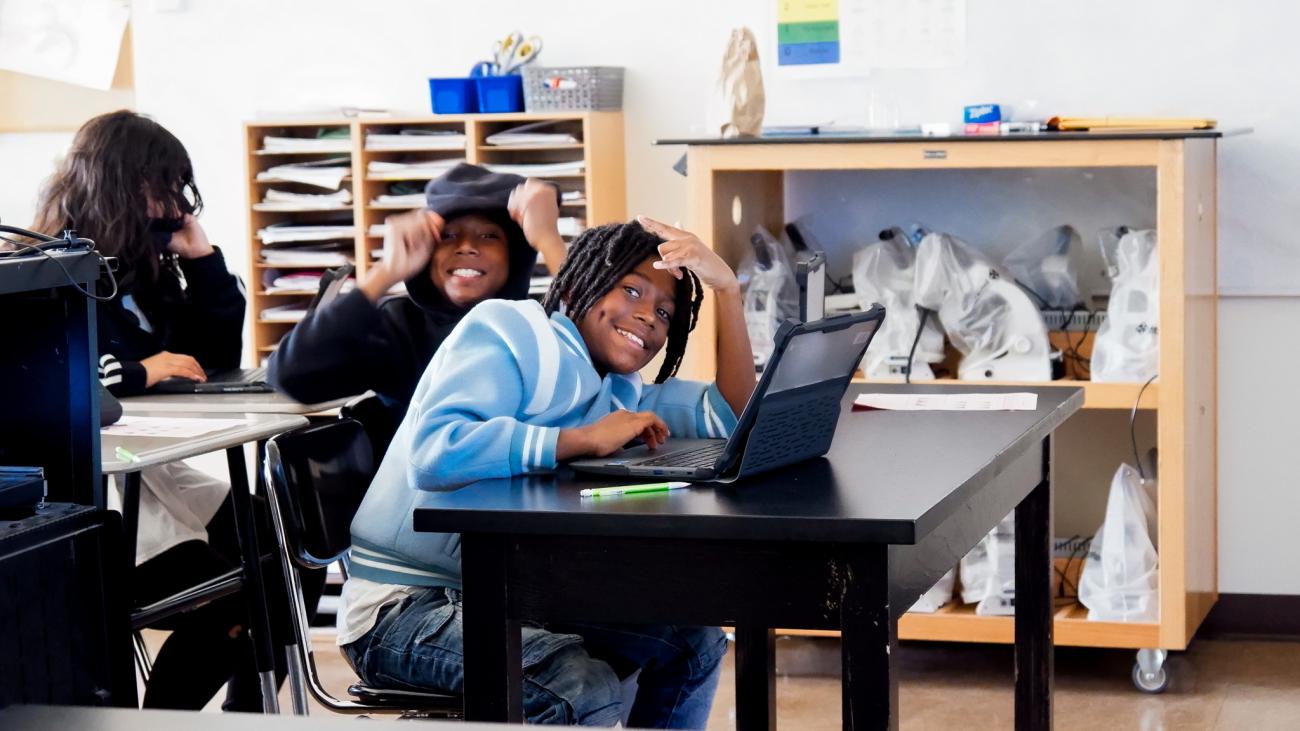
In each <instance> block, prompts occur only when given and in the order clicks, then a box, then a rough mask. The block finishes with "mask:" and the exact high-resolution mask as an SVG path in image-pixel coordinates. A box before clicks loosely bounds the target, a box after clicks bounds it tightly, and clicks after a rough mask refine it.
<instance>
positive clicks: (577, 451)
mask: <svg viewBox="0 0 1300 731" xmlns="http://www.w3.org/2000/svg"><path fill="white" fill-rule="evenodd" d="M668 437H669V433H668V425H667V424H665V423H664V421H663V419H660V418H659V417H658V416H657V415H656V414H655V413H654V412H653V411H639V412H633V411H615V412H614V413H612V414H610V415H609V416H606V417H605V418H603V419H601V420H600V421H597V422H596V423H594V424H588V425H587V426H580V427H577V428H575V429H565V430H563V431H561V432H560V440H559V443H558V444H557V445H556V450H555V451H556V458H557V459H560V460H566V459H573V458H574V457H588V456H590V457H606V456H609V455H611V454H613V453H614V452H617V451H618V450H620V449H622V448H623V445H624V444H627V443H628V442H630V441H632V440H633V439H637V438H640V439H641V440H642V441H643V442H645V444H646V446H647V447H649V448H650V449H658V448H659V445H660V444H663V443H664V440H665V439H667V438H668Z"/></svg>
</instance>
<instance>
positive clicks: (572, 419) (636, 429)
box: [338, 218, 754, 728]
mask: <svg viewBox="0 0 1300 731" xmlns="http://www.w3.org/2000/svg"><path fill="white" fill-rule="evenodd" d="M706 287H707V288H709V289H712V290H713V291H714V293H715V295H716V297H717V312H718V364H719V365H718V374H717V381H716V383H698V382H691V381H684V380H680V379H676V378H673V377H672V376H673V374H674V373H676V371H677V368H678V366H679V365H680V363H681V358H682V354H683V353H684V352H685V349H686V338H687V335H688V333H689V332H690V331H691V329H692V328H693V327H694V326H695V321H696V318H697V317H698V315H699V308H700V303H701V301H702V300H703V298H704V288H706ZM665 346H666V348H667V352H666V354H665V359H664V363H663V366H662V367H661V368H660V369H659V373H658V376H657V377H656V379H655V383H653V384H644V383H642V381H641V377H640V375H639V371H640V370H641V369H642V368H644V367H645V366H646V365H647V364H649V362H650V361H651V360H652V359H653V358H654V357H655V355H657V354H658V352H659V351H660V350H661V349H664V348H665ZM753 363H754V360H753V354H752V353H751V351H750V346H749V336H748V334H747V332H746V329H745V322H744V312H743V307H742V304H741V298H740V286H739V284H738V282H737V281H736V276H735V274H734V273H733V272H732V271H731V269H730V268H729V267H728V266H727V265H726V263H725V262H723V261H722V259H721V258H719V257H718V255H717V254H715V253H714V252H713V251H712V250H710V249H709V248H708V247H707V246H705V245H704V244H703V243H702V242H701V241H700V240H699V238H697V237H696V236H694V235H692V234H690V233H687V232H685V231H682V230H680V229H677V228H674V227H671V226H667V225H664V224H661V223H658V222H655V221H651V220H649V219H645V218H642V219H641V220H640V223H639V224H638V223H626V224H611V225H607V226H601V227H598V228H594V229H591V230H589V231H587V232H586V233H584V234H583V235H582V236H581V237H579V238H578V239H577V240H576V241H574V243H573V246H572V248H571V249H570V251H569V256H568V258H567V260H566V261H565V263H564V266H563V267H562V268H561V269H560V271H559V272H558V273H557V275H556V278H555V282H554V284H552V286H551V289H550V291H549V292H548V293H547V296H546V299H545V302H544V303H543V304H542V306H538V304H537V303H536V302H512V301H505V300H490V301H485V302H483V303H480V304H479V305H477V306H476V307H475V308H474V309H473V310H471V311H470V312H469V314H467V315H466V316H465V318H464V319H462V320H461V322H460V324H459V325H457V326H456V329H455V330H454V331H453V332H452V333H451V335H450V336H448V338H447V341H446V343H445V344H444V346H443V347H442V348H440V349H439V350H438V352H437V354H436V355H434V357H433V360H432V361H431V362H430V363H429V367H428V369H427V370H425V372H424V376H423V377H422V378H421V379H420V382H419V384H418V385H417V386H416V390H415V395H414V397H413V399H412V401H411V407H410V409H409V410H408V411H407V412H406V417H405V419H404V420H403V421H402V424H401V426H400V427H399V428H398V430H397V434H396V435H395V436H394V437H393V442H392V446H391V447H390V448H389V450H388V452H387V454H385V455H384V459H383V462H382V464H381V465H380V467H379V470H378V472H377V474H376V475H375V479H374V481H373V482H372V483H371V485H370V490H369V492H367V494H366V497H365V500H364V502H363V503H362V504H361V508H360V510H359V511H358V512H357V516H356V519H355V520H354V521H353V523H352V549H351V558H352V564H351V565H352V571H351V574H350V576H349V578H348V581H347V583H346V584H345V585H344V587H343V609H342V611H340V612H339V636H338V643H339V645H340V646H342V648H343V653H344V655H345V656H346V657H347V658H348V660H349V662H350V663H351V664H352V666H353V667H354V668H355V669H356V671H357V673H358V674H359V675H360V676H361V678H362V680H364V681H365V682H367V683H374V684H383V685H388V686H392V685H393V684H394V683H400V684H402V685H405V686H409V687H412V688H417V689H432V690H439V691H444V692H461V690H462V687H463V679H464V675H463V664H462V663H463V660H462V656H461V647H462V634H461V595H460V588H461V574H460V550H459V549H460V536H459V535H454V534H430V533H416V532H414V530H413V528H412V523H411V511H412V509H413V508H414V507H418V506H419V495H420V493H419V491H421V490H433V489H445V488H451V487H456V486H458V485H462V484H466V483H469V482H473V481H476V480H480V479H485V478H492V477H509V476H513V475H521V474H526V473H534V472H547V471H550V470H553V469H555V467H556V465H557V464H558V463H559V462H562V461H564V460H568V459H573V458H575V457H582V456H588V455H594V456H604V455H607V454H610V453H612V452H614V451H615V450H617V449H619V448H620V447H622V446H623V445H624V444H626V443H627V442H629V441H632V440H633V439H635V438H638V437H639V438H641V439H643V440H644V441H645V442H646V443H647V444H648V445H649V446H650V447H651V448H654V447H657V446H658V445H659V444H660V443H661V442H662V441H663V440H664V439H666V438H667V437H668V436H669V434H677V435H679V436H685V437H724V436H727V434H729V433H730V431H731V430H732V429H733V428H734V427H735V425H736V414H738V413H740V412H741V411H742V410H743V408H744V406H745V403H746V402H747V401H748V400H749V396H750V394H751V393H752V392H753V389H754V366H753ZM522 649H523V658H524V677H525V679H526V680H527V682H525V683H524V693H523V696H524V697H523V701H524V713H525V715H526V716H527V717H528V719H529V720H530V721H532V722H534V723H561V724H582V725H597V726H602V725H603V726H611V725H614V724H615V723H616V722H618V721H619V720H620V718H622V717H623V716H624V702H623V697H622V690H621V684H620V680H619V678H620V675H623V676H626V675H628V674H630V673H631V672H632V671H634V670H636V669H638V668H639V669H640V670H641V674H640V676H639V677H638V679H637V685H638V690H637V694H636V700H635V702H634V703H633V704H632V706H631V708H630V709H628V710H630V716H629V717H628V725H630V726H637V727H650V728H704V726H705V723H706V722H707V720H708V715H709V707H710V705H711V703H712V700H713V693H714V690H715V689H716V687H717V682H718V669H719V666H720V664H721V661H722V656H723V653H724V652H725V650H726V642H725V640H724V639H723V636H722V633H721V632H720V631H719V630H718V629H717V628H691V627H671V626H605V625H587V624H584V625H579V626H570V627H563V628H562V627H558V626H548V627H547V628H545V629H543V628H538V627H524V628H523V648H522Z"/></svg>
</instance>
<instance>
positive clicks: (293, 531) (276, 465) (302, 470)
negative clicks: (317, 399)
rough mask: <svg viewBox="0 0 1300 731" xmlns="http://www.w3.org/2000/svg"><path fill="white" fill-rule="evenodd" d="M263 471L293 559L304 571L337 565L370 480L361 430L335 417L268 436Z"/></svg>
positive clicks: (370, 462)
mask: <svg viewBox="0 0 1300 731" xmlns="http://www.w3.org/2000/svg"><path fill="white" fill-rule="evenodd" d="M266 467H267V472H268V475H269V477H270V479H269V480H268V482H269V483H270V489H271V492H272V494H273V496H274V498H275V500H276V504H277V506H278V507H279V509H280V515H281V516H282V517H283V520H284V528H285V537H284V538H285V541H286V543H287V544H288V546H289V551H290V553H291V554H292V555H293V557H294V560H295V561H296V562H297V563H298V564H300V565H302V566H304V567H306V568H320V567H322V566H327V565H329V564H330V563H333V562H334V561H337V560H338V559H339V558H340V557H342V555H343V554H344V553H346V552H347V550H348V547H349V546H351V545H352V534H351V530H350V528H351V525H352V517H353V516H354V515H356V512H357V508H359V507H360V506H361V500H362V498H364V497H365V495H366V489H367V488H369V487H370V481H371V479H373V478H374V476H375V463H374V458H373V456H372V453H371V449H370V440H369V439H368V438H367V437H366V432H365V429H364V428H363V427H362V426H361V424H360V423H359V422H357V421H354V420H352V419H339V420H338V421H326V422H322V423H319V424H312V425H310V426H305V427H302V428H300V429H295V430H293V431H290V432H286V433H284V434H280V435H279V436H276V437H272V438H271V439H270V440H269V441H268V442H267V443H266Z"/></svg>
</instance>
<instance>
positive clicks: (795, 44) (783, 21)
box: [776, 0, 840, 66]
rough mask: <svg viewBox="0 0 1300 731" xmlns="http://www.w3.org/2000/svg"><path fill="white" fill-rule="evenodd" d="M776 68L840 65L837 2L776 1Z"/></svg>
mask: <svg viewBox="0 0 1300 731" xmlns="http://www.w3.org/2000/svg"><path fill="white" fill-rule="evenodd" d="M776 23H777V25H776V33H777V65H779V66H809V65H815V64H836V63H839V62H840V9H839V0H777V3H776Z"/></svg>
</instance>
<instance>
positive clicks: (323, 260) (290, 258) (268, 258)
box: [261, 246, 350, 267]
mask: <svg viewBox="0 0 1300 731" xmlns="http://www.w3.org/2000/svg"><path fill="white" fill-rule="evenodd" d="M346 251H347V250H344V249H339V248H326V247H315V246H302V247H295V248H292V249H265V248H264V249H262V251H261V254H262V260H263V261H265V262H266V263H267V264H273V265H276V266H284V267H299V266H306V267H341V266H343V265H344V264H348V263H350V260H349V259H348V256H347V253H346Z"/></svg>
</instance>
